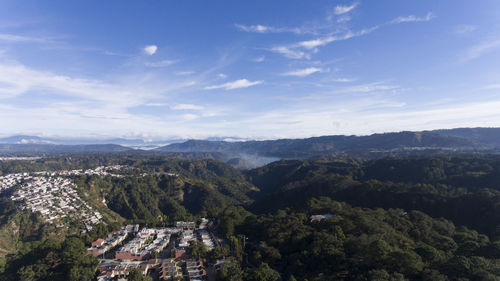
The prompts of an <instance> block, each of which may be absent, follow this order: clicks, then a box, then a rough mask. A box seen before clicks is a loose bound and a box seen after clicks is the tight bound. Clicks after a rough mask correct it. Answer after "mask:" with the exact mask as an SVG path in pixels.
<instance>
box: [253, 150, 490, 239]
mask: <svg viewBox="0 0 500 281" xmlns="http://www.w3.org/2000/svg"><path fill="white" fill-rule="evenodd" d="M246 175H247V179H248V180H249V181H250V182H252V183H253V184H254V185H255V186H257V187H258V188H259V189H260V193H259V194H258V199H257V200H256V201H255V202H254V204H253V205H252V206H251V207H250V210H252V211H254V212H258V213H266V212H271V211H275V210H278V209H284V208H293V207H301V206H303V205H304V204H305V202H306V201H307V200H308V199H310V198H313V197H320V196H324V197H329V198H331V199H333V200H337V201H344V202H347V203H349V204H352V205H354V206H359V207H367V208H384V209H388V208H401V209H405V210H408V211H409V210H419V211H422V212H425V213H426V214H428V215H430V216H432V217H444V218H446V219H449V220H451V221H453V222H454V223H456V224H457V225H466V226H468V227H470V228H473V229H475V230H477V231H479V232H480V233H484V234H488V235H490V236H491V237H496V236H499V237H500V157H496V156H455V157H410V158H387V159H379V160H371V161H356V160H350V159H344V160H342V159H313V160H306V161H298V160H289V161H279V162H274V163H271V164H269V165H267V166H265V167H261V168H258V169H254V170H251V171H248V172H246Z"/></svg>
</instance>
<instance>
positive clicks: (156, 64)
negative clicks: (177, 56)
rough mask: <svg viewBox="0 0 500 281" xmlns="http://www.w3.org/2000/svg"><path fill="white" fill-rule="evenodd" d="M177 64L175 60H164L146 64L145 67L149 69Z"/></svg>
mask: <svg viewBox="0 0 500 281" xmlns="http://www.w3.org/2000/svg"><path fill="white" fill-rule="evenodd" d="M176 62H177V61H175V60H162V61H155V62H145V63H144V65H146V66H149V67H167V66H169V65H172V64H174V63H176Z"/></svg>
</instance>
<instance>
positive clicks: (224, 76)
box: [217, 73, 227, 79]
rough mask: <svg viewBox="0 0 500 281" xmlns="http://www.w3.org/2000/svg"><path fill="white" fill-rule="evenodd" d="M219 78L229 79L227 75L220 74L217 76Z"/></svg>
mask: <svg viewBox="0 0 500 281" xmlns="http://www.w3.org/2000/svg"><path fill="white" fill-rule="evenodd" d="M217 77H219V78H221V79H225V78H227V75H226V74H224V73H219V74H217Z"/></svg>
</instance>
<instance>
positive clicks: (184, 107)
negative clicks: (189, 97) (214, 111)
mask: <svg viewBox="0 0 500 281" xmlns="http://www.w3.org/2000/svg"><path fill="white" fill-rule="evenodd" d="M171 109H172V110H203V109H204V107H203V106H199V105H194V104H185V103H181V104H177V105H174V106H172V107H171Z"/></svg>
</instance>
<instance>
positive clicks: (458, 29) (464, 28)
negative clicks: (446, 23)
mask: <svg viewBox="0 0 500 281" xmlns="http://www.w3.org/2000/svg"><path fill="white" fill-rule="evenodd" d="M476 29H477V26H475V25H471V24H460V25H457V26H455V28H454V29H453V33H455V34H457V35H466V34H469V33H472V32H474V31H475V30H476Z"/></svg>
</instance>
